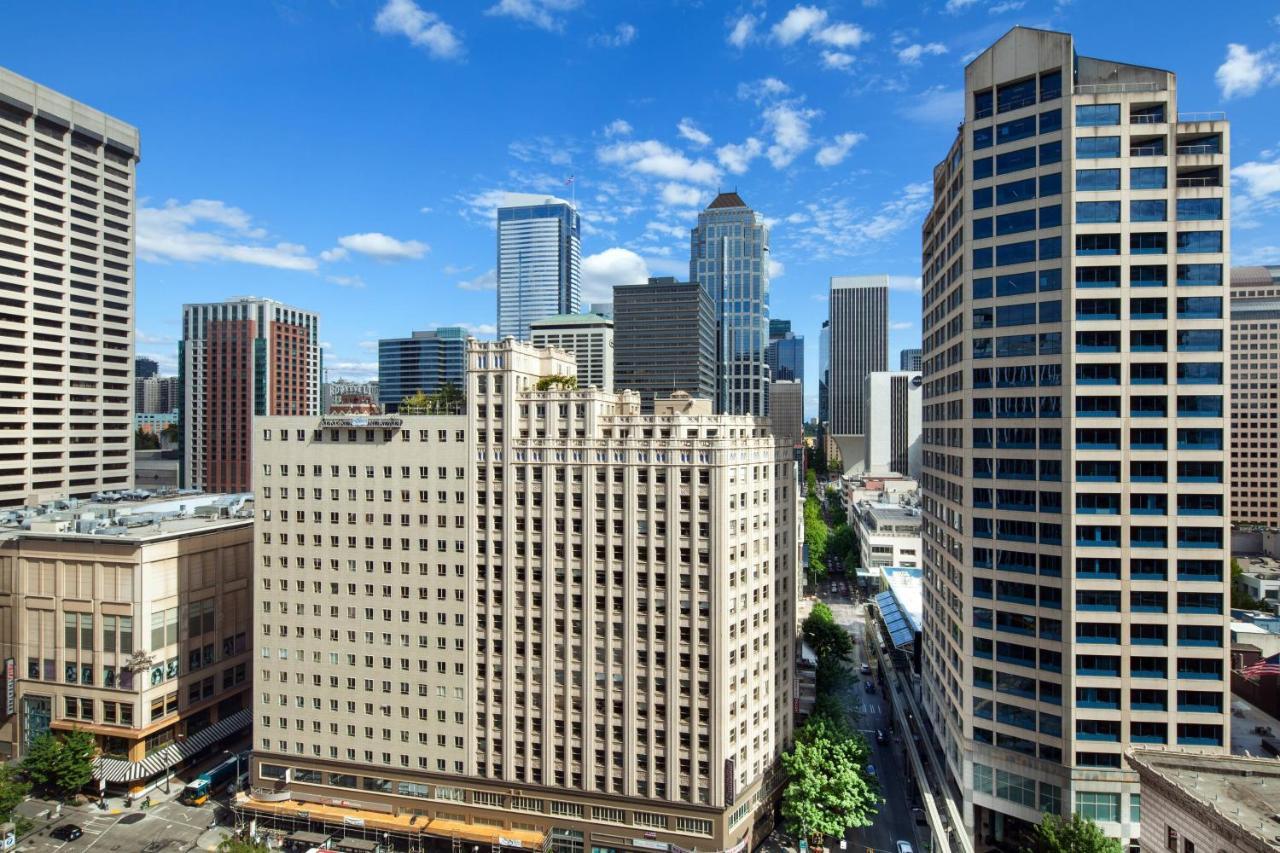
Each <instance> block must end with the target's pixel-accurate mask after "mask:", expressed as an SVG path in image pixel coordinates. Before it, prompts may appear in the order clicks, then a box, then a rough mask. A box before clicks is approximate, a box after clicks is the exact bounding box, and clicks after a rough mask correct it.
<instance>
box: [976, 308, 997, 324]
mask: <svg viewBox="0 0 1280 853" xmlns="http://www.w3.org/2000/svg"><path fill="white" fill-rule="evenodd" d="M992 316H993V315H992V309H991V308H990V307H986V308H974V309H973V328H975V329H990V328H991V325H992Z"/></svg>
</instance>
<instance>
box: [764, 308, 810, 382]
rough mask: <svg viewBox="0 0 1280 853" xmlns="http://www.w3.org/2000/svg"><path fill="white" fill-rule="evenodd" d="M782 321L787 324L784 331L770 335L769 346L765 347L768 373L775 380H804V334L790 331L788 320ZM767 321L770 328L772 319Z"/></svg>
mask: <svg viewBox="0 0 1280 853" xmlns="http://www.w3.org/2000/svg"><path fill="white" fill-rule="evenodd" d="M782 322H784V323H786V324H787V329H786V331H783V332H780V333H779V334H778V335H776V336H773V335H771V336H770V338H769V346H768V347H767V348H766V349H765V363H766V364H768V365H769V375H770V376H771V377H772V378H773V379H775V380H777V379H794V380H795V381H797V382H804V336H803V335H793V334H792V333H791V328H790V327H791V321H790V320H783V321H782ZM769 323H770V329H771V330H772V329H773V325H772V324H773V321H772V320H770V321H769Z"/></svg>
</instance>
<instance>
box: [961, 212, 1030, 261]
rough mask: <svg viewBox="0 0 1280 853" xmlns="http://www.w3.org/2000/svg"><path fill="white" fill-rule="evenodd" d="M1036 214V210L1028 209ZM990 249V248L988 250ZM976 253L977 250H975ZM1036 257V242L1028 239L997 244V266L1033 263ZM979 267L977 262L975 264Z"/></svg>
mask: <svg viewBox="0 0 1280 853" xmlns="http://www.w3.org/2000/svg"><path fill="white" fill-rule="evenodd" d="M1028 212H1029V213H1031V214H1032V216H1033V217H1034V216H1035V211H1028ZM988 251H990V250H988ZM975 254H976V252H975ZM1035 259H1036V242H1035V241H1034V240H1027V241H1025V242H1022V243H1005V244H1003V245H1000V246H996V266H1001V267H1003V266H1010V265H1012V264H1027V263H1032V262H1034V261H1035ZM974 268H975V269H976V268H977V264H976V263H975V264H974Z"/></svg>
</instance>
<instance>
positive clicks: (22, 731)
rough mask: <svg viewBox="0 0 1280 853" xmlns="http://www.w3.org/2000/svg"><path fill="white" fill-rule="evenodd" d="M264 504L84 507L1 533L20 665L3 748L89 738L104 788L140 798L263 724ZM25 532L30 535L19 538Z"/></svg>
mask: <svg viewBox="0 0 1280 853" xmlns="http://www.w3.org/2000/svg"><path fill="white" fill-rule="evenodd" d="M251 507H252V504H251V502H250V503H246V502H245V500H244V496H240V497H227V496H224V497H221V498H219V497H216V496H201V497H188V498H183V499H180V500H167V501H157V502H151V503H146V504H128V505H119V504H83V505H80V506H78V507H76V508H75V509H69V510H55V509H48V511H45V512H42V513H39V514H26V513H24V514H22V515H21V516H11V517H10V518H8V519H7V523H8V526H7V527H4V528H0V625H3V626H4V630H5V631H6V632H8V633H7V634H6V636H5V638H4V642H5V644H6V646H7V648H8V649H10V650H11V651H10V655H9V660H8V661H6V663H7V664H8V663H12V664H13V670H12V672H13V675H12V679H13V681H12V684H11V685H10V687H11V689H12V692H11V693H9V694H8V695H10V696H12V697H13V699H12V706H11V707H6V708H5V709H4V710H5V711H6V712H7V713H6V714H5V715H4V722H3V724H0V750H3V751H5V752H6V754H7V755H8V756H11V757H17V756H20V755H22V754H24V752H25V750H26V749H27V747H29V746H30V745H31V743H32V741H33V740H34V739H35V738H37V737H39V736H40V735H41V734H43V733H45V732H49V731H53V732H66V731H68V730H70V729H73V728H74V729H82V730H85V731H88V732H90V733H92V734H93V736H94V738H95V740H96V741H97V743H98V746H99V748H100V750H101V757H100V758H99V759H98V761H97V762H96V768H95V778H98V779H103V780H105V781H106V782H107V783H108V784H110V785H111V786H112V787H113V788H114V789H117V790H118V789H120V788H130V789H135V790H137V789H140V788H143V787H146V786H148V785H150V784H154V782H155V781H156V779H157V778H159V777H160V776H162V775H163V774H164V773H165V771H166V770H167V769H168V768H170V767H172V766H173V765H175V764H178V763H180V762H182V761H183V760H184V759H185V758H186V757H187V756H190V755H194V754H196V753H198V752H200V751H201V750H203V749H205V748H206V747H208V746H210V745H211V744H214V743H219V742H221V741H223V740H226V739H234V738H236V737H238V736H240V735H241V734H242V733H243V731H244V730H246V729H247V728H248V726H249V723H250V719H251V717H250V711H249V708H250V706H251V704H252V694H251V691H250V687H251V678H252V660H251V645H252V644H251V643H250V642H249V640H250V638H251V636H252V635H251V634H250V633H249V632H250V629H251V626H252V612H251V610H252V601H253V590H252V588H251V587H250V581H251V577H252V571H253V569H252V559H253V542H252V539H251V536H252V533H253V522H252V518H251V515H252V509H251ZM19 525H22V526H19Z"/></svg>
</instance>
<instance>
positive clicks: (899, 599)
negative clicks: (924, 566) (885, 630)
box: [877, 566, 924, 645]
mask: <svg viewBox="0 0 1280 853" xmlns="http://www.w3.org/2000/svg"><path fill="white" fill-rule="evenodd" d="M880 580H881V582H882V583H883V584H884V585H885V586H886V587H888V590H887V594H890V595H892V596H893V602H894V604H895V605H896V609H897V612H898V613H900V614H901V615H902V619H903V621H904V622H905V624H906V626H907V627H908V628H910V629H911V630H912V631H914V632H916V633H919V632H920V631H921V630H922V628H921V625H922V620H923V619H924V572H923V571H922V570H921V569H916V568H905V567H902V566H881V567H880ZM885 594H886V593H881V594H880V595H885ZM877 599H879V596H877ZM883 602H884V600H883V599H879V600H878V601H877V605H878V606H879V607H880V613H881V617H882V618H884V619H885V624H886V625H887V626H888V627H889V631H890V633H891V634H894V626H892V625H890V624H889V622H890V619H889V613H888V612H886V610H887V608H886V607H885V605H884V603H883ZM894 644H895V645H901V642H900V640H899V638H898V636H897V635H896V634H894Z"/></svg>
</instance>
